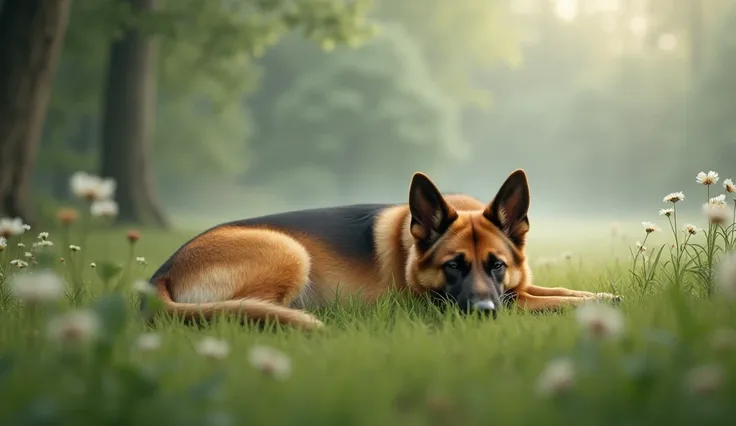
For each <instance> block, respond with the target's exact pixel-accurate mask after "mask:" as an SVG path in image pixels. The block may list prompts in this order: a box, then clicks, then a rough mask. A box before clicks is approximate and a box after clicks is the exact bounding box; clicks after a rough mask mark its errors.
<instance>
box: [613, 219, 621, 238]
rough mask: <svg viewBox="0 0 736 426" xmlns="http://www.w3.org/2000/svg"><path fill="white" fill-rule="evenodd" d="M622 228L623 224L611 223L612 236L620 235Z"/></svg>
mask: <svg viewBox="0 0 736 426" xmlns="http://www.w3.org/2000/svg"><path fill="white" fill-rule="evenodd" d="M620 228H621V224H619V223H618V222H613V223H611V236H612V237H615V236H616V235H618V232H619V229H620Z"/></svg>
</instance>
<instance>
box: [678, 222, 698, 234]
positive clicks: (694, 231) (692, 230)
mask: <svg viewBox="0 0 736 426" xmlns="http://www.w3.org/2000/svg"><path fill="white" fill-rule="evenodd" d="M682 230H683V231H685V232H687V233H688V234H690V235H695V234H697V233H698V231H699V229H698V227H697V226H695V225H692V224H689V223H688V224H687V225H685V227H684V228H682Z"/></svg>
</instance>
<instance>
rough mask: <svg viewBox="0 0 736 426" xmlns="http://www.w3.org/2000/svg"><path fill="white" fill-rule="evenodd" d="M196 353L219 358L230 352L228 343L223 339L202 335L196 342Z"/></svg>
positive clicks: (209, 357)
mask: <svg viewBox="0 0 736 426" xmlns="http://www.w3.org/2000/svg"><path fill="white" fill-rule="evenodd" d="M196 349H197V353H198V354H199V355H201V356H203V357H205V358H208V359H213V360H220V359H225V358H227V356H228V355H229V354H230V345H228V343H227V342H226V341H224V340H220V339H216V338H214V337H210V336H207V337H204V338H203V339H201V340H200V341H199V342H198V343H197V347H196Z"/></svg>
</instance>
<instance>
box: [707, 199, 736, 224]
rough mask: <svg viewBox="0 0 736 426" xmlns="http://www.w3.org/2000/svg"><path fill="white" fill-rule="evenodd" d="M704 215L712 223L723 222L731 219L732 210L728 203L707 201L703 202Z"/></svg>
mask: <svg viewBox="0 0 736 426" xmlns="http://www.w3.org/2000/svg"><path fill="white" fill-rule="evenodd" d="M702 212H703V215H704V216H705V217H706V218H707V219H708V220H709V221H710V222H712V223H715V224H722V223H724V222H726V221H727V220H729V219H730V216H731V212H730V211H729V208H728V206H726V204H725V203H724V204H717V203H710V202H709V203H707V204H703V209H702Z"/></svg>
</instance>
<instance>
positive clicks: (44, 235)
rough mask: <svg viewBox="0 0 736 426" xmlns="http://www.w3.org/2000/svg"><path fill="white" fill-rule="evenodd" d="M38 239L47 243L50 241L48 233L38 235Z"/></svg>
mask: <svg viewBox="0 0 736 426" xmlns="http://www.w3.org/2000/svg"><path fill="white" fill-rule="evenodd" d="M38 239H39V240H41V241H45V240H48V239H49V233H48V232H41V233H40V234H38Z"/></svg>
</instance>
